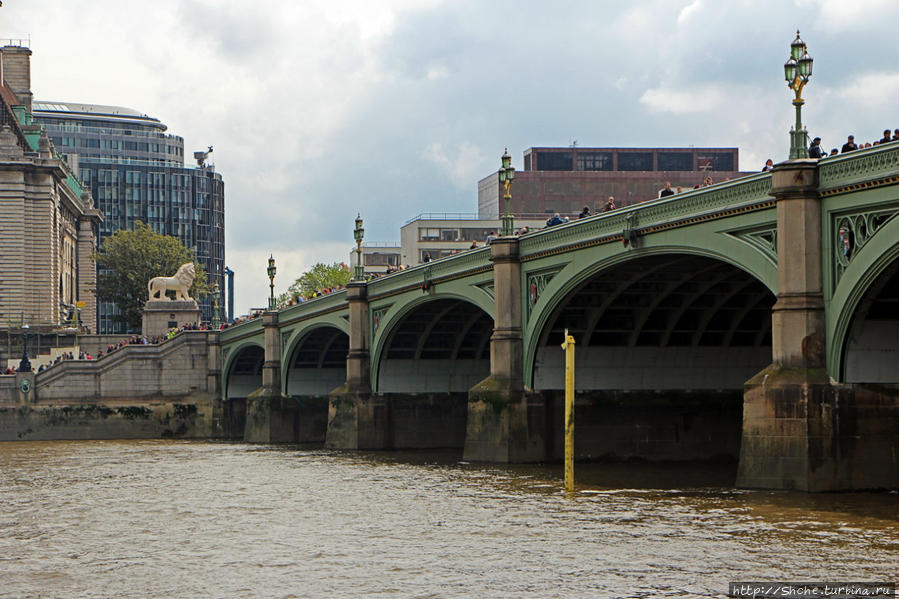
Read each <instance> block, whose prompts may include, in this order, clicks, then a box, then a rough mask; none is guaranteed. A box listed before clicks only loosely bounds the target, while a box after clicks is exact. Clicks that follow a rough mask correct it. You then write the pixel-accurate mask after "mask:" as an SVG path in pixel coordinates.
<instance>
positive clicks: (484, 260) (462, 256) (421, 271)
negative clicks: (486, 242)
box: [368, 246, 492, 296]
mask: <svg viewBox="0 0 899 599" xmlns="http://www.w3.org/2000/svg"><path fill="white" fill-rule="evenodd" d="M490 268H492V264H491V262H490V248H489V247H487V246H484V247H480V248H477V249H473V250H464V251H462V252H461V253H459V254H455V255H453V256H447V257H445V258H440V259H439V260H432V261H431V262H427V263H425V264H419V265H417V266H414V267H412V268H407V269H405V270H401V271H399V272H396V273H392V274H389V275H387V276H383V277H378V278H377V279H373V280H372V281H370V282H369V283H368V291H369V295H370V296H378V295H385V294H389V293H392V292H394V291H398V290H400V289H404V288H406V287H411V286H417V285H421V283H422V282H423V281H424V279H425V278H427V279H429V280H436V279H440V278H441V277H446V276H449V275H456V274H460V273H465V272H469V271H472V270H480V269H490Z"/></svg>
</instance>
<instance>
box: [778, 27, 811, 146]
mask: <svg viewBox="0 0 899 599" xmlns="http://www.w3.org/2000/svg"><path fill="white" fill-rule="evenodd" d="M813 62H814V60H813V59H812V57H811V56H809V55H808V49H807V48H806V47H805V42H803V41H802V40H801V39H799V30H798V29H797V30H796V39H795V40H793V43H792V44H790V59H789V60H787V62H785V63H784V78H785V79H786V80H787V85H788V86H789V87H790V89H792V90H793V91H794V92H795V93H796V98H795V99H794V100H793V106H795V107H796V126H795V127H794V128H792V129H790V160H795V159H796V158H808V132H807V131H806V130H805V128H804V127H803V126H802V105H803V104H805V100H803V99H802V88H803V87H805V84H806V83H808V80H809V79H810V78H811V76H812V63H813Z"/></svg>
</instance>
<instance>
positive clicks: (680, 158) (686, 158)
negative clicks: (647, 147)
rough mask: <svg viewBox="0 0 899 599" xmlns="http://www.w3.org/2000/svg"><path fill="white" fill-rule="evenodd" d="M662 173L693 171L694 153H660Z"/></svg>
mask: <svg viewBox="0 0 899 599" xmlns="http://www.w3.org/2000/svg"><path fill="white" fill-rule="evenodd" d="M659 170H660V171H692V170H693V152H659Z"/></svg>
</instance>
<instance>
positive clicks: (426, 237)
mask: <svg viewBox="0 0 899 599" xmlns="http://www.w3.org/2000/svg"><path fill="white" fill-rule="evenodd" d="M418 239H419V241H440V229H426V228H424V227H419V229H418Z"/></svg>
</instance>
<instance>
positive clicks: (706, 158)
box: [696, 152, 734, 171]
mask: <svg viewBox="0 0 899 599" xmlns="http://www.w3.org/2000/svg"><path fill="white" fill-rule="evenodd" d="M696 163H697V166H698V167H699V170H702V171H732V170H734V155H733V153H732V152H706V153H704V154H700V155H699V156H697V157H696Z"/></svg>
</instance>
